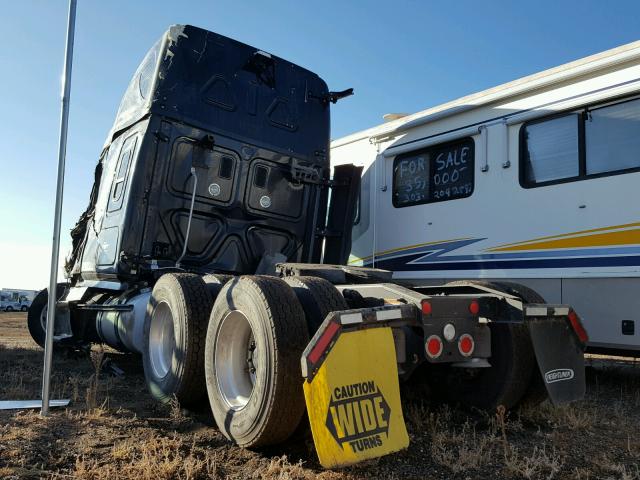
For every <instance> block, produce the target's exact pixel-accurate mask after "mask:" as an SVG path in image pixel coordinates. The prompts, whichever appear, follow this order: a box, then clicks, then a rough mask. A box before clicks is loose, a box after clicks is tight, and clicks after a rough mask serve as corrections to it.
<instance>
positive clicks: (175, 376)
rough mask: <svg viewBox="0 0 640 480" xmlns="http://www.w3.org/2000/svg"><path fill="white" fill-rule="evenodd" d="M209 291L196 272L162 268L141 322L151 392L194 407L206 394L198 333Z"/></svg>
mask: <svg viewBox="0 0 640 480" xmlns="http://www.w3.org/2000/svg"><path fill="white" fill-rule="evenodd" d="M211 303H212V300H211V295H210V293H209V291H208V290H207V287H206V285H205V283H204V281H203V280H202V277H200V276H198V275H194V274H191V273H167V274H165V275H163V276H162V277H160V279H159V280H158V281H157V282H156V284H155V286H154V287H153V291H152V292H151V298H150V300H149V306H148V307H147V315H146V317H145V321H144V347H143V350H142V362H143V366H144V376H145V380H146V383H147V386H148V387H149V391H150V392H151V395H153V397H154V398H155V399H157V400H158V401H160V402H162V403H167V402H169V401H170V400H171V399H172V398H173V397H174V396H175V398H176V399H177V400H178V402H180V404H181V405H183V406H196V405H198V404H199V403H201V402H202V400H203V399H204V398H205V396H206V385H205V380H204V338H205V335H206V331H207V322H208V320H209V311H210V309H211Z"/></svg>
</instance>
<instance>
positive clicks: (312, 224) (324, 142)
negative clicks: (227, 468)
mask: <svg viewBox="0 0 640 480" xmlns="http://www.w3.org/2000/svg"><path fill="white" fill-rule="evenodd" d="M350 93H351V91H350V90H346V91H344V92H330V91H329V90H328V89H327V86H326V84H325V83H324V81H323V80H322V79H320V77H318V76H317V75H316V74H314V73H312V72H310V71H308V70H306V69H304V68H301V67H299V66H297V65H294V64H292V63H290V62H287V61H286V60H283V59H281V58H279V57H276V56H274V55H271V54H268V53H265V52H263V51H261V50H258V49H256V48H253V47H250V46H248V45H245V44H242V43H239V42H237V41H235V40H231V39H229V38H226V37H223V36H221V35H218V34H216V33H212V32H208V31H205V30H202V29H199V28H196V27H192V26H173V27H171V28H170V29H169V30H168V31H167V32H166V33H165V34H164V35H163V37H162V38H161V39H160V40H159V41H158V42H157V43H156V45H155V46H154V47H153V48H152V49H151V50H150V51H149V53H148V54H147V55H146V56H145V58H144V60H143V62H142V64H141V65H140V67H139V68H138V70H137V71H136V73H135V75H134V77H133V79H132V80H131V83H130V85H129V87H128V89H127V91H126V93H125V95H124V97H123V100H122V103H121V105H120V109H119V111H118V114H117V116H116V120H115V122H114V125H113V128H112V129H111V131H110V133H109V135H108V137H107V141H106V143H105V146H104V149H103V152H102V155H101V157H100V159H99V162H98V165H97V167H96V170H95V179H94V180H95V183H94V187H93V190H92V192H91V196H90V202H89V206H88V207H87V209H86V211H85V212H84V213H83V214H82V216H81V218H80V219H79V221H78V223H77V224H76V226H75V228H74V229H73V230H72V232H71V235H72V240H73V251H72V253H71V255H70V257H69V259H68V262H67V265H66V269H67V274H68V278H69V283H66V284H61V285H60V286H59V288H58V289H57V291H56V298H57V304H56V315H55V322H56V323H55V328H54V334H55V338H54V341H55V345H56V346H57V347H63V346H68V347H79V346H86V345H88V344H91V343H105V344H108V345H110V346H111V347H113V348H115V349H118V350H120V351H123V352H132V353H135V354H139V355H141V357H142V362H143V365H144V373H145V379H146V382H147V385H148V387H149V391H150V392H151V394H152V395H153V396H154V397H155V398H156V399H158V400H159V401H162V402H168V401H169V400H170V399H171V398H176V399H177V400H178V401H179V402H180V404H182V405H184V406H197V405H201V404H202V403H203V402H206V401H207V399H208V403H209V405H210V407H211V410H212V412H213V416H214V418H215V420H216V423H217V425H218V428H220V430H221V431H222V432H223V433H224V434H225V435H226V436H227V437H228V438H229V439H231V440H232V441H234V442H235V443H237V444H238V445H242V446H246V447H260V446H266V445H273V444H276V443H279V442H283V441H285V440H286V439H288V438H289V437H290V436H291V435H292V434H293V432H294V431H296V430H297V429H298V427H299V425H300V423H301V422H303V421H306V420H304V418H305V412H307V413H308V417H309V421H310V424H311V431H312V434H313V438H314V442H315V445H316V448H317V451H318V455H319V458H320V461H321V463H322V464H323V465H325V466H328V467H331V466H339V465H345V464H349V463H354V462H357V461H359V460H362V459H364V458H373V457H377V456H380V455H383V454H385V453H389V452H392V451H395V450H398V449H400V448H404V447H405V446H406V445H407V444H408V437H407V433H406V429H405V427H404V420H403V417H402V410H401V406H400V396H399V388H398V380H399V379H402V380H405V379H408V378H409V377H411V376H424V378H426V379H427V380H426V381H430V382H433V384H434V387H435V388H434V391H435V392H436V393H438V394H441V395H446V396H448V398H447V399H448V400H449V401H451V402H454V403H461V404H463V405H468V406H477V407H481V408H487V409H492V408H495V407H496V406H497V405H499V404H502V405H505V406H507V407H511V406H513V405H516V404H517V403H518V402H519V401H521V400H522V399H523V398H524V397H525V396H526V395H527V392H529V391H530V390H531V389H533V387H534V386H535V385H538V382H539V384H540V385H542V386H541V387H540V388H538V387H536V388H538V390H540V389H541V391H542V393H543V394H545V392H548V394H549V395H550V397H551V399H552V400H554V401H570V400H573V399H575V398H579V397H580V396H581V395H582V393H583V391H584V375H583V366H582V345H583V343H584V339H583V338H582V337H581V332H583V330H580V329H581V326H580V322H579V319H577V316H575V315H574V316H573V317H571V315H570V313H571V310H570V309H569V307H566V306H555V307H553V306H547V305H543V303H544V302H542V301H541V300H540V299H538V298H530V297H527V293H526V292H525V293H522V292H520V291H519V290H518V288H517V286H516V287H513V286H505V285H480V284H476V283H463V284H456V285H446V286H444V287H431V288H427V287H425V288H407V287H403V286H400V285H397V284H395V283H392V282H391V274H390V272H387V271H383V270H376V269H372V268H352V267H346V266H344V264H345V263H346V260H347V257H348V255H349V251H350V249H351V228H352V225H353V219H354V218H355V215H356V203H357V199H358V195H359V188H360V174H361V169H360V168H358V167H354V166H353V165H343V166H340V167H337V168H335V169H334V170H333V171H330V168H329V157H328V149H329V107H330V104H331V103H335V102H336V101H337V100H338V99H340V98H342V97H344V96H347V95H349V94H350ZM399 233H401V232H399ZM46 299H47V292H46V291H43V292H41V293H40V294H39V295H38V296H37V297H36V299H35V300H34V302H33V304H32V307H31V309H30V310H29V316H28V325H29V330H30V332H31V334H32V336H33V338H34V340H35V341H36V342H38V343H39V344H40V345H42V344H43V343H44V330H45V329H44V322H45V319H46ZM529 304H535V307H536V308H537V309H538V310H531V311H532V312H533V313H535V315H529V314H528V313H527V312H528V311H529V310H527V309H528V308H529V307H528V305H529ZM572 319H573V320H572ZM550 334H553V335H554V338H555V339H556V341H555V342H545V341H544V338H545V336H547V335H550ZM569 371H571V372H573V373H572V374H571V375H569V373H567V372H569ZM543 379H544V382H546V383H543ZM544 385H546V389H545V387H544Z"/></svg>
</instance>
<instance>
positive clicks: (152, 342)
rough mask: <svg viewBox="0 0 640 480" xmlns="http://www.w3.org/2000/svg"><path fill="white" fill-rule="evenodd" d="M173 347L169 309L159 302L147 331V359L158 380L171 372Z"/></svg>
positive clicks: (173, 335)
mask: <svg viewBox="0 0 640 480" xmlns="http://www.w3.org/2000/svg"><path fill="white" fill-rule="evenodd" d="M175 347H176V337H175V333H174V325H173V314H172V313H171V307H169V304H167V303H165V302H160V303H158V305H157V306H156V308H155V309H154V311H153V314H152V316H151V326H150V329H149V358H150V360H151V368H152V369H153V373H154V374H155V375H156V376H157V377H158V378H164V377H166V376H167V374H168V373H169V371H170V370H171V362H172V359H173V352H174V350H175Z"/></svg>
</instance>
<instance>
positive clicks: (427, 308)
mask: <svg viewBox="0 0 640 480" xmlns="http://www.w3.org/2000/svg"><path fill="white" fill-rule="evenodd" d="M422 313H423V314H425V315H431V304H430V303H429V300H422Z"/></svg>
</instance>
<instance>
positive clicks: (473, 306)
mask: <svg viewBox="0 0 640 480" xmlns="http://www.w3.org/2000/svg"><path fill="white" fill-rule="evenodd" d="M469 311H470V312H471V315H477V314H478V313H480V304H479V303H478V301H477V300H471V303H470V304H469Z"/></svg>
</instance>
